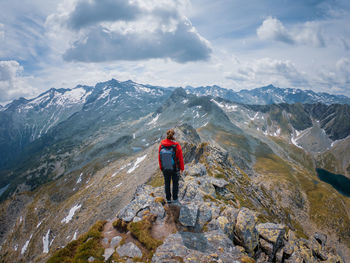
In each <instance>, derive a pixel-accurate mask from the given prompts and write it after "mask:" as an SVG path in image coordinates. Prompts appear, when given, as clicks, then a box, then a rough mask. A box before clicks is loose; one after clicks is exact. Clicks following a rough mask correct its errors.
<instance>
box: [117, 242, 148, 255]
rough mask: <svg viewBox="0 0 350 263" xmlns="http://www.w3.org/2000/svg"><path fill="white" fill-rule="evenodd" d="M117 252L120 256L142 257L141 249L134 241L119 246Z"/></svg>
mask: <svg viewBox="0 0 350 263" xmlns="http://www.w3.org/2000/svg"><path fill="white" fill-rule="evenodd" d="M117 252H118V254H119V256H120V257H129V258H134V257H142V252H141V250H140V249H139V248H138V247H137V246H136V245H135V244H134V243H132V242H129V243H126V244H125V245H122V246H121V247H118V248H117Z"/></svg>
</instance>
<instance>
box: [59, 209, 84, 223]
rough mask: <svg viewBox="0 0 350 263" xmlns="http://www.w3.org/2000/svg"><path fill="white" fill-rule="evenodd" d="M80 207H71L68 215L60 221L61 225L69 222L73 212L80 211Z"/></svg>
mask: <svg viewBox="0 0 350 263" xmlns="http://www.w3.org/2000/svg"><path fill="white" fill-rule="evenodd" d="M80 207H81V205H75V206H73V207H72V208H71V209H70V210H69V213H68V215H67V216H66V217H65V218H63V219H62V221H61V223H66V224H67V223H68V222H69V221H71V220H72V218H73V216H74V214H75V211H77V210H78V209H80Z"/></svg>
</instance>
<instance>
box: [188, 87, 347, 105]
mask: <svg viewBox="0 0 350 263" xmlns="http://www.w3.org/2000/svg"><path fill="white" fill-rule="evenodd" d="M186 91H187V92H189V93H192V94H196V95H198V96H203V95H206V96H213V97H221V98H223V99H227V100H229V101H232V102H237V103H242V104H259V105H267V104H274V103H275V104H278V103H288V104H293V103H298V102H300V103H323V104H327V105H330V104H350V98H349V97H346V96H344V95H331V94H328V93H325V92H322V93H321V92H314V91H312V90H301V89H290V88H287V89H282V88H278V87H275V86H273V85H268V86H265V87H261V88H256V89H251V90H245V89H243V90H241V91H238V92H235V91H233V90H231V89H225V88H221V87H219V86H216V85H214V86H206V87H196V88H194V87H190V86H188V87H186Z"/></svg>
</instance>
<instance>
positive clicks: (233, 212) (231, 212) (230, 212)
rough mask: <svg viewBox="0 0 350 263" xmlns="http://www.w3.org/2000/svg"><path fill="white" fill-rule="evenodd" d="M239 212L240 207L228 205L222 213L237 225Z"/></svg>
mask: <svg viewBox="0 0 350 263" xmlns="http://www.w3.org/2000/svg"><path fill="white" fill-rule="evenodd" d="M238 213H239V209H237V208H234V207H226V208H225V209H224V210H223V211H222V212H221V214H220V215H222V216H226V217H227V219H228V220H229V221H230V222H232V223H233V225H236V221H237V216H238Z"/></svg>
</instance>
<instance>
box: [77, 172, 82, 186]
mask: <svg viewBox="0 0 350 263" xmlns="http://www.w3.org/2000/svg"><path fill="white" fill-rule="evenodd" d="M82 175H83V173H81V174H80V175H79V178H78V180H77V183H76V184H79V183H81V176H82Z"/></svg>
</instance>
